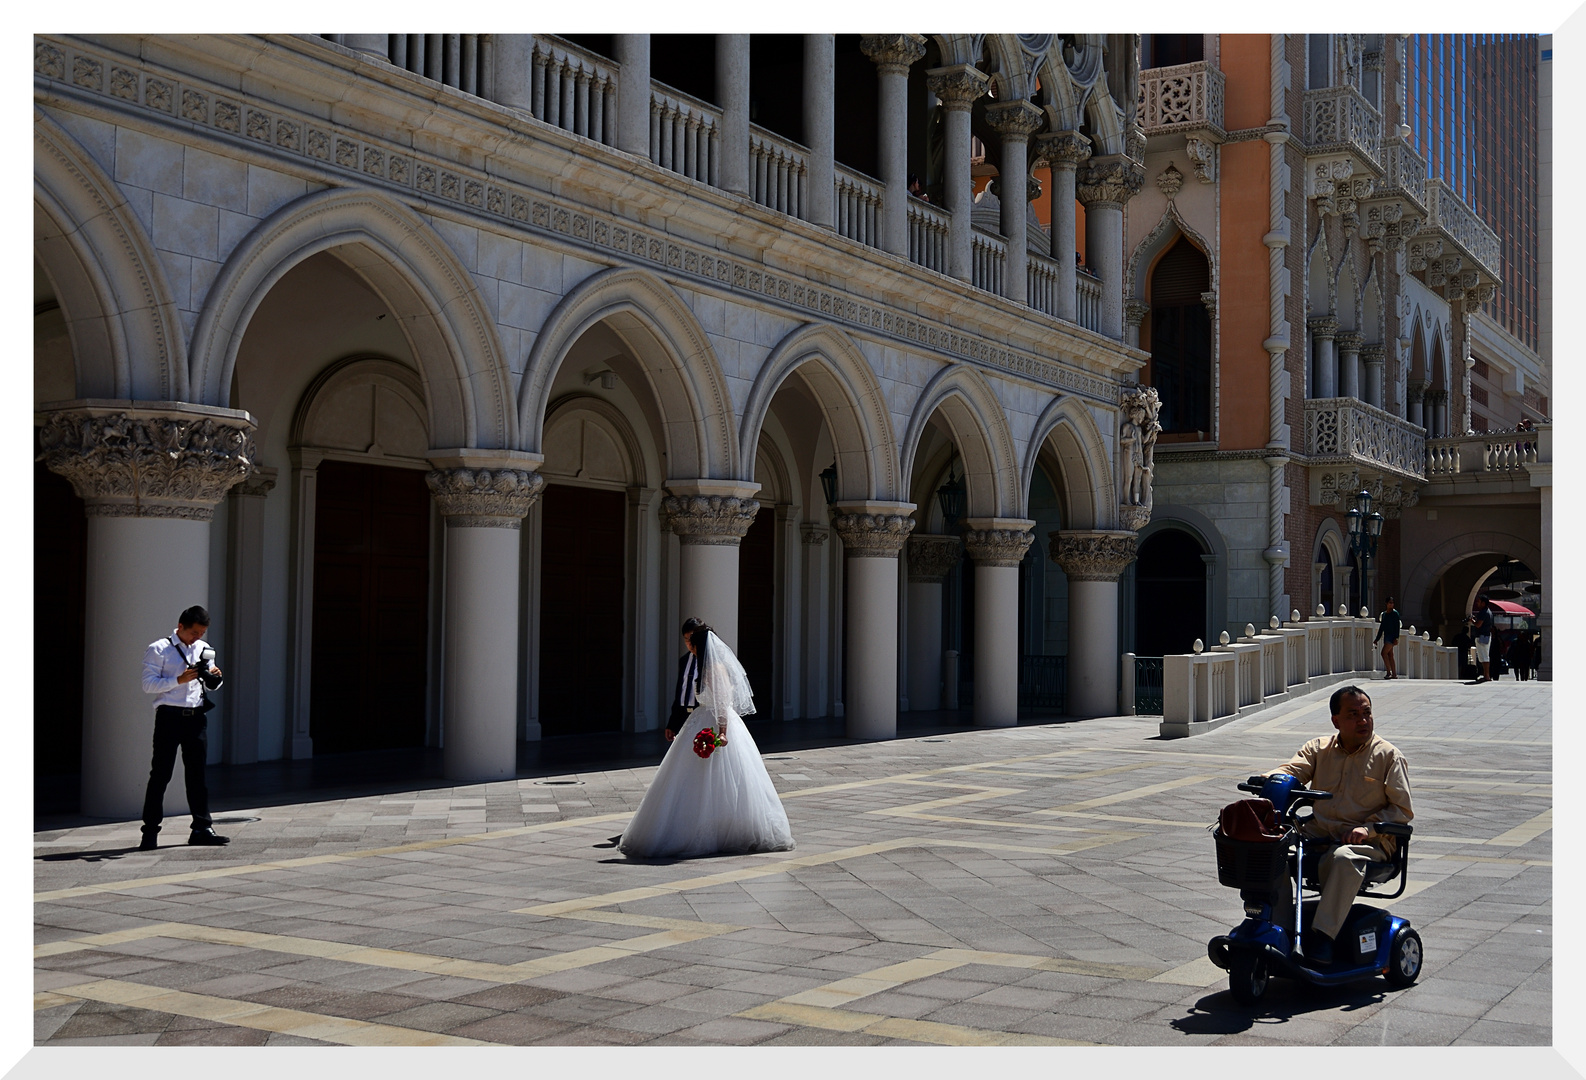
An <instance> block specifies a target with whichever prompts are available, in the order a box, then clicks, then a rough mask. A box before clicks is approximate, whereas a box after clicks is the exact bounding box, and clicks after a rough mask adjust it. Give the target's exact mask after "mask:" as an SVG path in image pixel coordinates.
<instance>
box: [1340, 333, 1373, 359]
mask: <svg viewBox="0 0 1586 1080" xmlns="http://www.w3.org/2000/svg"><path fill="white" fill-rule="evenodd" d="M1336 340H1337V342H1338V351H1339V352H1341V353H1358V352H1360V346H1361V345H1363V344H1365V341H1366V335H1365V334H1362V333H1360V332H1359V331H1358V330H1346V331H1344V332H1343V333H1342V334H1339V335H1338V337H1337V339H1336Z"/></svg>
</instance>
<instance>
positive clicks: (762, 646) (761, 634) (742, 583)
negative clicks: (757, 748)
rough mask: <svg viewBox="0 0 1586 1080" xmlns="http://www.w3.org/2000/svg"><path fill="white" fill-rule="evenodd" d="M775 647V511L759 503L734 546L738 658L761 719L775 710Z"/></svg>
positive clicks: (769, 717) (765, 718) (769, 715)
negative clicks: (757, 509)
mask: <svg viewBox="0 0 1586 1080" xmlns="http://www.w3.org/2000/svg"><path fill="white" fill-rule="evenodd" d="M775 648H776V512H775V511H773V510H771V509H769V508H765V507H762V508H761V510H760V512H759V514H757V515H755V519H754V524H753V525H751V526H749V532H748V533H747V534H746V535H745V536H744V538H743V543H741V544H740V545H739V546H738V662H739V663H741V664H742V665H743V670H744V674H746V675H748V676H749V688H750V689H751V690H753V691H754V706H755V713H756V715H758V716H759V717H760V719H762V720H769V719H771V718H772V715H773V713H774V711H775V710H774V709H773V704H774V702H775V701H776V690H775V687H774V685H773V682H772V678H773V674H774V667H775V656H776V652H775Z"/></svg>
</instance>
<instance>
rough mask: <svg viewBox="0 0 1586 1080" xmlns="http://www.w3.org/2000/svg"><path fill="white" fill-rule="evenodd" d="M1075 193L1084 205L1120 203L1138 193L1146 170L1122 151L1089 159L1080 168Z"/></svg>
mask: <svg viewBox="0 0 1586 1080" xmlns="http://www.w3.org/2000/svg"><path fill="white" fill-rule="evenodd" d="M1075 181H1076V182H1075V187H1074V194H1075V197H1076V198H1078V199H1079V201H1080V202H1081V203H1083V204H1084V205H1085V206H1087V207H1090V206H1096V205H1098V204H1099V205H1110V206H1119V207H1121V206H1123V204H1124V203H1126V202H1128V201H1129V200H1130V199H1132V198H1134V197H1135V196H1136V195H1138V194H1139V193H1140V188H1141V186H1142V185H1143V184H1144V183H1145V170H1144V169H1143V168H1141V167H1140V164H1139V163H1138V162H1136V161H1131V160H1130V159H1129V158H1127V157H1125V156H1123V155H1122V154H1111V155H1108V156H1107V157H1100V158H1091V159H1090V160H1089V161H1087V162H1086V163H1085V164H1084V165H1082V166H1080V168H1079V175H1078V176H1077V177H1076V178H1075Z"/></svg>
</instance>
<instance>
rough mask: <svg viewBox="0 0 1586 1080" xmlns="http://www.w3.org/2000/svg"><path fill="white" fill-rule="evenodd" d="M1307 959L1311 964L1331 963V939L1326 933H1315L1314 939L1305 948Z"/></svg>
mask: <svg viewBox="0 0 1586 1080" xmlns="http://www.w3.org/2000/svg"><path fill="white" fill-rule="evenodd" d="M1307 951H1308V953H1309V957H1308V959H1309V960H1310V961H1311V963H1313V964H1331V963H1332V962H1333V939H1332V938H1330V937H1328V936H1327V935H1326V934H1316V935H1315V941H1313V942H1312V943H1311V948H1310V949H1309V950H1307Z"/></svg>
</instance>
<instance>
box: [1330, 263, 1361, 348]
mask: <svg viewBox="0 0 1586 1080" xmlns="http://www.w3.org/2000/svg"><path fill="white" fill-rule="evenodd" d="M1339 263H1340V265H1339V267H1338V276H1337V278H1336V279H1335V280H1334V284H1333V295H1334V296H1335V297H1337V298H1338V299H1337V303H1336V306H1335V307H1334V311H1335V312H1336V313H1337V315H1338V329H1339V332H1340V333H1343V332H1346V331H1351V330H1359V329H1360V290H1359V289H1358V288H1356V287H1355V264H1354V260H1353V259H1351V258H1349V257H1348V253H1347V251H1346V253H1345V257H1344V258H1343V259H1340V260H1339Z"/></svg>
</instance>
